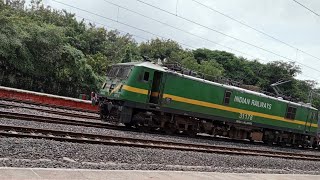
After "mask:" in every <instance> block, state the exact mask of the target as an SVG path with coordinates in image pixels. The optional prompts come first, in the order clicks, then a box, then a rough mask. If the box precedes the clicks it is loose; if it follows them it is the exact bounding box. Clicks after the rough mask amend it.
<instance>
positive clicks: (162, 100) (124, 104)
mask: <svg viewBox="0 0 320 180" xmlns="http://www.w3.org/2000/svg"><path fill="white" fill-rule="evenodd" d="M94 97H95V98H93V101H94V103H95V104H99V107H100V115H101V119H102V120H104V121H116V122H119V123H123V124H125V125H127V126H135V127H137V128H142V129H150V130H151V129H157V130H163V131H165V132H167V133H170V134H171V133H174V132H180V133H187V134H190V135H195V134H196V133H208V134H212V135H219V136H226V137H230V138H235V139H249V140H252V141H263V142H265V143H278V144H283V145H288V144H290V145H293V146H299V145H301V146H318V144H319V143H318V135H317V130H318V119H319V117H318V116H320V114H319V115H318V110H317V109H316V108H314V107H311V106H310V105H309V104H304V103H295V102H291V101H287V100H283V99H282V98H277V97H272V96H268V95H266V94H263V93H259V92H255V91H251V90H247V89H243V88H239V87H236V86H231V85H226V84H221V83H216V82H212V81H207V80H204V79H201V78H197V77H193V76H190V75H185V74H183V73H178V72H175V71H172V70H170V69H168V68H166V67H163V66H159V65H156V64H153V63H151V62H132V63H121V64H116V65H113V66H111V67H110V68H109V70H108V72H107V80H106V82H105V83H104V85H103V87H102V89H101V90H100V92H99V93H97V94H94Z"/></svg>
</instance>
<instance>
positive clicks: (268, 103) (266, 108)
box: [163, 73, 317, 133]
mask: <svg viewBox="0 0 320 180" xmlns="http://www.w3.org/2000/svg"><path fill="white" fill-rule="evenodd" d="M226 90H229V91H230V92H232V93H231V97H230V103H229V104H228V105H226V104H224V97H225V91H226ZM163 94H169V95H174V96H179V97H183V98H186V99H187V100H186V99H183V100H180V101H175V100H173V101H172V102H170V103H168V104H163V106H164V107H168V108H174V109H180V110H185V111H190V112H197V113H202V114H207V115H213V116H219V117H224V118H227V119H232V120H234V122H237V123H243V124H251V123H259V124H263V125H267V126H273V127H281V128H286V129H291V130H293V131H297V132H299V133H304V132H305V131H307V132H309V133H315V132H316V131H317V127H314V126H311V127H310V128H309V126H307V127H306V124H305V123H306V121H307V122H310V121H309V119H308V116H309V114H310V112H314V113H317V110H316V109H315V108H311V107H307V106H303V105H301V104H298V103H293V102H285V101H283V100H279V99H276V98H273V97H268V96H266V95H264V94H260V93H256V92H250V91H249V90H244V89H241V88H236V87H231V86H227V85H220V84H217V83H210V82H208V81H204V80H200V79H196V78H192V77H187V76H184V75H178V74H176V73H167V77H166V82H165V86H164V91H163ZM168 97H170V96H168ZM173 99H174V98H173ZM188 99H192V100H197V101H201V102H207V103H210V104H213V105H212V106H213V107H214V106H215V105H218V106H223V107H221V108H222V109H224V110H221V109H219V108H220V107H219V108H212V107H206V106H211V105H206V104H205V105H201V102H191V103H190V102H189V103H188V101H189V100H188ZM288 104H290V106H293V107H296V108H297V112H296V116H295V120H291V119H285V118H284V117H285V115H286V111H287V107H288ZM230 109H231V110H232V111H229V110H230ZM242 110H245V112H244V113H243V112H241V111H242ZM237 111H238V112H237ZM246 111H248V112H249V113H247V112H246ZM251 112H256V113H259V114H258V115H259V116H255V115H252V116H251V115H250V114H251ZM253 114H255V113H253ZM265 115H266V116H268V115H271V116H277V117H278V119H281V118H283V120H277V119H272V118H268V117H266V116H265ZM311 123H313V124H317V119H316V118H315V119H313V120H312V121H311ZM307 125H310V124H308V123H307Z"/></svg>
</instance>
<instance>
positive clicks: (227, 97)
mask: <svg viewBox="0 0 320 180" xmlns="http://www.w3.org/2000/svg"><path fill="white" fill-rule="evenodd" d="M230 97H231V91H228V90H227V91H226V92H225V93H224V101H223V103H224V104H226V105H229V103H230Z"/></svg>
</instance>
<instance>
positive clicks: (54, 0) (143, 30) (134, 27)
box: [52, 0, 195, 49]
mask: <svg viewBox="0 0 320 180" xmlns="http://www.w3.org/2000/svg"><path fill="white" fill-rule="evenodd" d="M52 1H53V2H56V3H59V4H62V5H65V6H68V7H71V8H74V9H77V10H80V11H83V12H86V13H89V14H92V15H95V16H98V17H101V18H104V19H107V20H109V21H113V22H115V23H119V24H122V25H124V26H128V27H130V28H133V29H136V30H139V31H142V32H145V33H148V34H151V35H153V36H156V37H160V38H162V39H168V38H166V37H164V36H161V35H158V34H155V33H153V32H150V31H147V30H145V29H141V28H138V27H136V26H132V25H130V24H127V23H124V22H121V21H117V20H115V19H112V18H108V17H106V16H102V15H100V14H97V13H94V12H90V11H88V10H85V9H81V8H78V7H75V6H72V5H70V4H66V3H63V2H60V1H56V0H52ZM179 43H180V44H182V45H184V46H186V47H189V48H191V49H195V47H193V46H190V45H188V44H185V43H182V42H179Z"/></svg>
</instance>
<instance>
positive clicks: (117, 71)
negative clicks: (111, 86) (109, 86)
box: [107, 65, 132, 79]
mask: <svg viewBox="0 0 320 180" xmlns="http://www.w3.org/2000/svg"><path fill="white" fill-rule="evenodd" d="M131 68H132V66H123V65H122V66H110V67H109V68H108V70H107V76H108V77H117V78H121V79H124V78H127V77H128V76H129V73H130V71H131Z"/></svg>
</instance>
